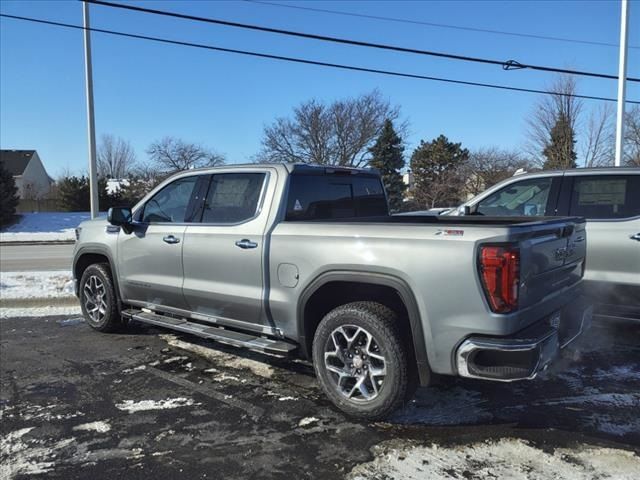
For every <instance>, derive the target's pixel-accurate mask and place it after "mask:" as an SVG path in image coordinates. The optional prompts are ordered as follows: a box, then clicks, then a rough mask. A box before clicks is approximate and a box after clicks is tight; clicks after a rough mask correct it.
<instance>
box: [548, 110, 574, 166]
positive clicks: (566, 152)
mask: <svg viewBox="0 0 640 480" xmlns="http://www.w3.org/2000/svg"><path fill="white" fill-rule="evenodd" d="M550 137H551V138H550V139H549V143H547V146H546V147H545V149H544V151H543V152H542V153H543V155H544V156H545V157H546V160H545V162H544V165H543V167H542V168H543V169H544V170H565V169H568V168H576V167H577V164H576V158H577V157H578V156H577V155H576V151H575V144H576V139H575V132H574V131H573V128H571V124H570V123H569V120H568V119H567V117H566V115H564V114H562V113H561V114H560V115H559V116H558V119H557V120H556V123H555V125H554V126H553V128H552V129H551V132H550Z"/></svg>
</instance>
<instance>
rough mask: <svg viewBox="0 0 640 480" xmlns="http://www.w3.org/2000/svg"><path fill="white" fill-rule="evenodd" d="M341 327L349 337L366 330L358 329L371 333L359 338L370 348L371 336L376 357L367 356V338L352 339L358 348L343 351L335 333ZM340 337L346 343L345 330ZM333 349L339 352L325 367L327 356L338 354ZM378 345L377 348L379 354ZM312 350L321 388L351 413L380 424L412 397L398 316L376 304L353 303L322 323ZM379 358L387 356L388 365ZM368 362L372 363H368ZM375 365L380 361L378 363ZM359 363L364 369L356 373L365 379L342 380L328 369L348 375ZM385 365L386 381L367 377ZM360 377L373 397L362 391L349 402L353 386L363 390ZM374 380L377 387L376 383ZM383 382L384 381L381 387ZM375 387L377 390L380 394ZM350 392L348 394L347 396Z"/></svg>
mask: <svg viewBox="0 0 640 480" xmlns="http://www.w3.org/2000/svg"><path fill="white" fill-rule="evenodd" d="M339 327H346V328H345V329H344V330H343V331H345V332H346V333H348V335H355V334H356V333H357V332H361V331H360V330H358V328H360V329H364V330H365V331H366V332H365V333H362V332H361V333H359V334H358V335H361V338H363V339H364V341H365V342H366V343H367V345H369V341H368V338H369V337H368V336H367V335H366V333H368V334H370V336H371V337H372V339H373V340H372V341H371V343H370V345H372V348H373V349H374V351H375V353H376V355H370V356H367V355H364V353H366V352H365V350H364V349H363V348H366V346H365V347H363V346H362V345H361V344H362V340H360V341H358V338H357V337H353V340H352V343H354V344H356V347H353V346H352V347H344V348H342V347H343V346H344V344H341V346H337V345H336V343H335V341H334V340H333V339H332V338H331V335H332V333H333V332H336V329H339ZM354 332H355V333H354ZM336 337H337V340H338V343H341V341H340V338H341V337H342V338H343V339H346V338H347V337H346V336H344V335H342V333H341V331H338V332H337V333H336ZM374 342H375V343H374ZM347 343H348V342H347ZM358 345H360V347H359V349H360V350H359V353H358V354H356V350H354V348H358ZM334 347H335V349H336V351H337V352H338V351H340V353H338V354H336V355H331V358H330V360H329V363H330V366H329V367H327V365H326V364H325V352H326V351H331V350H333V349H334ZM376 347H377V350H375V349H376ZM312 350H313V365H314V368H315V371H316V375H317V377H318V381H319V382H320V386H321V387H322V389H323V391H324V392H325V394H326V395H327V396H328V397H329V399H330V400H331V401H332V402H333V403H334V404H335V405H336V406H337V407H338V408H339V409H340V410H342V411H343V412H345V413H346V414H348V415H351V416H353V417H357V418H360V419H365V420H381V419H383V418H385V417H387V416H389V415H390V414H391V413H392V412H393V411H395V410H397V409H398V408H399V407H400V406H401V405H402V403H403V402H404V401H405V399H406V398H407V396H408V394H409V393H410V392H409V389H410V382H409V378H410V371H409V365H408V361H407V360H408V358H409V355H408V352H407V347H406V346H405V343H404V342H403V340H402V337H401V335H400V332H399V329H398V319H397V315H396V313H395V312H394V311H393V310H391V309H389V308H388V307H385V306H384V305H381V304H379V303H375V302H354V303H349V304H346V305H342V306H340V307H337V308H335V309H334V310H332V311H330V312H329V313H328V314H327V315H326V316H325V317H324V318H323V319H322V321H321V322H320V324H319V325H318V328H317V330H316V333H315V335H314V339H313V347H312ZM367 351H368V350H367ZM347 352H351V354H353V355H354V356H353V357H352V359H351V360H349V357H348V354H347V355H345V354H346V353H347ZM337 355H342V358H338V357H337ZM362 355H364V357H363V356H362ZM380 355H381V356H382V357H384V363H382V362H380V361H379V360H377V359H374V357H375V356H380ZM365 357H366V359H365ZM367 360H368V362H369V363H367ZM344 361H346V362H351V361H353V362H354V363H350V364H348V363H345V362H344ZM356 361H357V363H356ZM333 362H335V363H333ZM374 362H377V363H376V364H374ZM340 364H344V367H341V366H340ZM359 365H361V369H359V370H357V372H360V373H359V374H358V375H360V374H362V376H358V377H353V378H352V377H349V376H345V377H344V378H343V377H341V376H340V374H338V373H336V372H334V371H330V370H328V368H330V367H335V368H337V369H340V370H341V371H342V372H345V371H349V372H351V373H354V372H356V367H357V366H359ZM381 365H385V366H386V375H385V376H384V377H383V378H381V379H380V378H379V377H376V378H374V377H367V376H366V375H365V374H364V372H367V371H368V372H373V371H380V367H381ZM354 375H355V373H354ZM361 378H364V381H363V382H364V383H365V389H366V390H368V394H369V395H372V394H373V395H372V396H371V398H370V399H369V398H366V397H365V396H364V394H363V393H361V392H358V391H355V394H354V396H353V397H350V398H349V397H348V393H350V392H351V391H353V389H354V388H358V389H359V387H358V386H357V385H358V381H359V380H358V379H361ZM338 379H340V381H339V380H338ZM363 382H360V383H363ZM374 382H375V383H376V385H373V383H374ZM378 382H381V384H380V383H378ZM339 384H340V385H339ZM375 389H377V392H376V391H375ZM345 390H348V391H349V392H348V393H347V392H345ZM358 397H360V398H358Z"/></svg>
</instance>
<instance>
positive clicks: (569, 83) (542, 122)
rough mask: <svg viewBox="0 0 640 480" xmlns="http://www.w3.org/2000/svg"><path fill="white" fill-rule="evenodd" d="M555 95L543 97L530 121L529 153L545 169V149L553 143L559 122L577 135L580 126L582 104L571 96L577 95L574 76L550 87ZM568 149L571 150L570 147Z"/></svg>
mask: <svg viewBox="0 0 640 480" xmlns="http://www.w3.org/2000/svg"><path fill="white" fill-rule="evenodd" d="M547 91H548V92H550V93H551V95H544V96H543V97H541V98H540V100H539V101H538V103H537V105H536V106H535V108H534V111H533V113H532V115H531V116H530V118H529V119H528V120H527V125H528V130H529V132H528V136H529V143H528V145H527V151H528V153H529V154H530V156H531V157H532V158H533V159H534V161H535V163H536V164H537V165H538V166H540V167H542V166H543V165H544V163H545V160H546V159H545V155H544V152H545V150H546V149H547V148H548V147H549V145H550V143H551V134H552V131H553V129H554V127H556V126H557V124H558V121H559V120H562V121H563V122H566V124H568V127H569V128H570V129H571V130H572V131H573V132H575V131H576V128H577V126H578V122H579V117H580V113H581V112H582V101H581V100H580V99H577V98H575V97H573V96H571V95H575V94H576V92H577V83H576V80H575V78H574V77H572V76H569V75H561V76H559V77H557V78H556V80H555V81H554V82H553V83H552V84H551V85H550V86H549V88H547ZM566 150H571V148H567V149H566Z"/></svg>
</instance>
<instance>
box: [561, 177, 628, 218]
mask: <svg viewBox="0 0 640 480" xmlns="http://www.w3.org/2000/svg"><path fill="white" fill-rule="evenodd" d="M569 215H576V216H579V217H586V218H593V219H606V218H627V217H635V216H638V215H640V175H601V176H575V177H574V180H573V189H572V192H571V204H570V206H569Z"/></svg>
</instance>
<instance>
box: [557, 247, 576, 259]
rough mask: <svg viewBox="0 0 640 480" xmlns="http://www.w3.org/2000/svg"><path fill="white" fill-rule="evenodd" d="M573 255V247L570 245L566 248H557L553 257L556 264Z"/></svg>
mask: <svg viewBox="0 0 640 480" xmlns="http://www.w3.org/2000/svg"><path fill="white" fill-rule="evenodd" d="M574 253H575V245H574V244H573V243H572V244H570V245H568V246H566V247H562V248H558V249H556V251H555V257H556V260H557V261H558V262H560V261H562V260H566V259H567V258H569V257H571V256H572V255H573V254H574Z"/></svg>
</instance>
